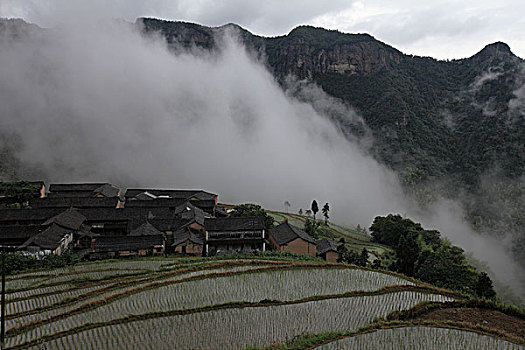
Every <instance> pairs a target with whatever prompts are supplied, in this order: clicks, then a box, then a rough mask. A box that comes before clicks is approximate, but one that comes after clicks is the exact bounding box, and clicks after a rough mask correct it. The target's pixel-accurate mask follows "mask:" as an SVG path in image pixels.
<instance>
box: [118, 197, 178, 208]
mask: <svg viewBox="0 0 525 350" xmlns="http://www.w3.org/2000/svg"><path fill="white" fill-rule="evenodd" d="M184 202H185V200H184V199H180V198H156V199H152V200H126V204H125V205H124V207H126V208H135V207H146V208H155V207H157V208H161V207H167V208H175V207H178V206H179V205H181V204H183V203H184Z"/></svg>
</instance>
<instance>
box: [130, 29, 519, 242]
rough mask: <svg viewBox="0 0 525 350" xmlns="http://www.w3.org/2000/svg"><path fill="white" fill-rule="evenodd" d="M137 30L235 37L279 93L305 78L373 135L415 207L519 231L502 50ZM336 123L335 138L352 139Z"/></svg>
mask: <svg viewBox="0 0 525 350" xmlns="http://www.w3.org/2000/svg"><path fill="white" fill-rule="evenodd" d="M137 22H138V23H141V24H143V26H144V31H145V32H147V33H151V32H155V33H161V34H162V35H163V36H165V37H166V39H167V41H168V43H169V44H171V45H172V46H173V47H174V48H176V47H180V44H182V45H183V46H197V47H203V48H209V49H212V48H214V47H215V43H216V40H217V39H216V38H217V37H220V34H221V33H223V32H224V31H226V30H230V31H232V32H233V33H236V34H237V35H238V36H239V37H240V38H241V40H242V42H243V43H244V44H245V45H246V47H247V48H248V49H249V50H252V51H253V52H254V53H255V54H258V55H259V56H260V57H262V58H263V59H265V61H266V62H267V64H268V66H269V69H270V70H271V71H272V72H273V73H274V75H275V77H276V78H277V79H278V80H279V81H281V82H282V83H283V85H285V84H286V80H285V78H286V77H287V76H290V75H291V76H293V77H295V78H297V79H306V80H308V81H311V82H314V83H316V84H318V85H319V86H320V87H322V89H323V90H324V91H325V92H327V93H328V94H329V95H331V96H334V97H336V98H339V99H341V100H342V101H344V102H345V103H346V104H348V105H350V106H352V107H353V108H355V109H356V110H357V111H358V112H359V114H360V115H361V116H362V117H363V118H364V120H365V122H366V124H367V126H368V127H369V128H370V129H371V131H372V133H373V136H374V144H373V146H372V149H371V152H372V153H373V155H374V156H375V158H376V159H378V160H379V161H380V162H381V163H383V164H386V165H388V166H389V167H390V168H391V169H393V170H395V171H396V172H397V173H398V174H399V176H400V178H401V179H402V181H403V183H404V184H405V185H406V188H407V191H409V192H411V193H412V194H413V195H414V196H415V197H416V199H418V200H419V201H420V203H421V204H423V205H424V204H427V203H429V202H431V201H432V200H433V199H435V198H436V196H437V195H443V196H445V197H449V198H454V199H461V201H462V202H463V204H464V205H465V207H466V208H467V210H468V212H469V219H470V221H471V223H472V224H473V225H475V226H477V227H478V229H480V230H490V231H492V232H499V233H500V234H505V233H507V232H509V231H513V232H515V233H519V232H520V231H523V227H525V223H524V217H523V215H524V214H523V213H524V212H525V210H524V209H525V208H524V202H525V192H524V189H523V176H524V166H525V158H524V157H525V146H524V139H525V138H524V136H523V135H525V121H524V113H525V85H524V83H525V65H524V61H523V59H521V58H519V57H517V56H515V55H514V54H513V53H512V52H511V50H510V48H509V46H508V45H506V44H505V43H502V42H497V43H494V44H490V45H487V46H486V47H485V48H484V49H483V50H482V51H480V52H479V53H477V54H476V55H474V56H472V57H470V58H465V59H461V60H452V61H439V60H436V59H433V58H430V57H417V56H412V55H405V54H403V53H401V52H400V51H398V50H396V49H395V48H393V47H391V46H388V45H386V44H385V43H382V42H380V41H378V40H376V39H375V38H373V37H372V36H370V35H368V34H343V33H340V32H338V31H330V30H325V29H322V28H314V27H308V26H301V27H297V28H296V29H294V30H292V31H291V32H290V33H289V34H288V35H284V36H279V37H274V38H264V37H259V36H255V35H252V34H251V33H249V32H248V31H246V30H244V29H242V28H240V27H238V26H236V25H233V24H229V25H225V26H223V27H220V28H208V27H203V26H199V25H196V24H192V23H184V22H166V21H161V20H156V19H141V20H138V21H137ZM337 119H338V120H335V121H336V122H337V123H338V125H339V126H340V127H341V129H342V131H343V133H344V134H347V135H351V134H355V133H356V130H355V129H354V125H353V124H352V123H350V122H348V123H345V121H344V120H340V117H338V118H337ZM358 132H359V130H357V133H358ZM458 194H461V198H459V195H458ZM489 198H490V200H487V199H489Z"/></svg>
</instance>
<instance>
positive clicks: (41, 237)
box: [20, 224, 73, 250]
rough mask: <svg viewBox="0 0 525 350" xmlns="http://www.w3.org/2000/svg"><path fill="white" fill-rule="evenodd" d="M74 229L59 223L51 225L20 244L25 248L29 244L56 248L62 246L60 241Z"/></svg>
mask: <svg viewBox="0 0 525 350" xmlns="http://www.w3.org/2000/svg"><path fill="white" fill-rule="evenodd" d="M72 232H73V231H72V230H70V229H67V228H64V227H61V226H58V225H55V224H53V225H51V226H49V227H48V228H47V229H45V230H44V231H42V232H40V233H39V234H37V235H35V236H33V237H31V238H29V239H28V240H27V241H25V242H24V244H22V245H21V246H20V248H21V249H24V248H26V247H28V246H37V247H40V248H41V249H49V250H55V249H57V248H58V246H60V241H61V240H62V239H63V238H64V237H65V236H66V235H67V234H69V233H72Z"/></svg>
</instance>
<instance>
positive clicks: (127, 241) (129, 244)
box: [94, 235, 164, 252]
mask: <svg viewBox="0 0 525 350" xmlns="http://www.w3.org/2000/svg"><path fill="white" fill-rule="evenodd" d="M163 243H164V237H162V236H161V235H153V236H99V237H96V238H95V244H94V250H95V252H118V251H127V250H131V251H136V250H139V249H151V248H153V247H154V246H158V245H162V244H163Z"/></svg>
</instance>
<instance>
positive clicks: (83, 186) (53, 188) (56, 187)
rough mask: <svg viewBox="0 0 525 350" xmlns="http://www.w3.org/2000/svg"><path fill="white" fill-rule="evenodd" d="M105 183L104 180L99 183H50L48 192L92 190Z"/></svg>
mask: <svg viewBox="0 0 525 350" xmlns="http://www.w3.org/2000/svg"><path fill="white" fill-rule="evenodd" d="M104 185H106V183H104V182H99V183H75V184H51V185H49V192H75V191H89V192H93V191H94V190H96V189H97V188H99V187H101V186H104Z"/></svg>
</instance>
